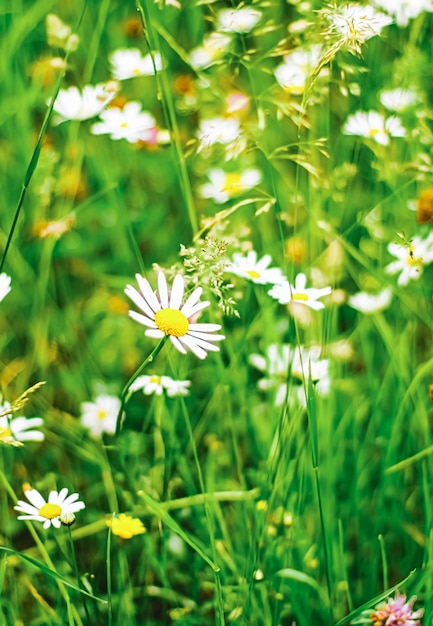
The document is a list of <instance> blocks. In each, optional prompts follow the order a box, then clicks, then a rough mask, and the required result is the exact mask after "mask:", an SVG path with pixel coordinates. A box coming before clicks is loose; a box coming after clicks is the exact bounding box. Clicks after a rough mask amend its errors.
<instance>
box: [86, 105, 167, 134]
mask: <svg viewBox="0 0 433 626" xmlns="http://www.w3.org/2000/svg"><path fill="white" fill-rule="evenodd" d="M99 117H100V118H101V120H102V121H101V122H97V123H96V124H93V126H92V127H91V129H90V130H91V132H92V133H93V135H110V137H111V139H114V140H115V141H117V140H119V139H126V141H128V142H129V143H137V142H139V141H142V142H145V143H155V138H156V142H158V129H157V126H156V120H155V118H154V117H153V115H151V114H150V113H149V112H148V111H142V110H141V104H140V103H139V102H134V101H133V102H128V103H127V104H125V106H124V107H123V108H122V109H121V108H118V107H112V108H110V109H107V110H106V111H102V113H100V115H99ZM155 133H156V137H155Z"/></svg>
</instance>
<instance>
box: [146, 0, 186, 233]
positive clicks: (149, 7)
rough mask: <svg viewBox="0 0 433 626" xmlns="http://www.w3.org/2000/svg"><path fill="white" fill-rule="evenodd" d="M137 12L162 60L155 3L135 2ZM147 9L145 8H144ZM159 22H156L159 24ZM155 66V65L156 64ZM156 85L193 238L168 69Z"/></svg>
mask: <svg viewBox="0 0 433 626" xmlns="http://www.w3.org/2000/svg"><path fill="white" fill-rule="evenodd" d="M135 4H136V7H137V11H138V12H139V14H140V17H141V21H142V24H143V29H144V32H145V33H146V37H147V39H148V45H149V49H150V54H151V56H152V58H153V54H154V52H155V51H157V52H159V54H160V55H161V58H163V55H162V49H161V44H160V40H159V36H158V33H157V31H156V29H155V28H154V26H153V22H154V20H153V18H152V15H151V12H152V11H153V4H154V3H153V2H148V3H143V4H144V6H143V5H142V4H141V2H140V0H136V2H135ZM144 7H145V8H144ZM157 22H158V20H155V23H157ZM154 65H155V64H154ZM155 78H156V83H157V85H158V91H159V92H160V94H161V95H160V98H161V102H162V107H163V109H164V115H165V119H166V122H167V125H168V128H169V131H170V138H171V141H172V145H173V148H174V152H175V156H176V159H175V162H176V165H177V171H178V176H179V182H180V186H181V189H182V194H183V198H184V202H185V204H186V208H187V210H188V217H189V221H190V224H191V229H192V231H193V236H194V235H195V233H196V232H197V230H198V223H197V215H196V210H195V206H194V198H193V194H192V190H191V183H190V180H189V175H188V170H187V167H186V160H185V155H184V153H183V149H182V143H181V140H180V132H179V125H178V123H177V117H176V109H175V107H174V102H173V96H172V93H171V88H170V83H169V80H168V74H167V69H166V68H164V67H162V69H161V70H160V71H158V72H155Z"/></svg>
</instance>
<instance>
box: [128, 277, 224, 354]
mask: <svg viewBox="0 0 433 626" xmlns="http://www.w3.org/2000/svg"><path fill="white" fill-rule="evenodd" d="M135 278H136V279H137V283H138V286H139V291H137V289H135V288H134V287H132V285H127V286H126V289H125V293H126V295H127V296H128V297H129V298H131V300H132V301H133V302H134V304H136V306H137V307H138V308H139V309H141V311H142V313H136V312H135V311H129V315H130V317H132V319H133V320H135V321H136V322H138V323H139V324H143V326H147V328H148V330H146V331H145V333H144V334H145V335H146V337H152V338H154V339H162V338H163V337H165V336H166V337H169V338H170V341H171V342H172V344H173V345H174V347H175V348H176V349H177V350H179V352H181V353H182V354H186V353H187V351H188V350H190V351H191V352H192V353H193V354H195V356H196V357H198V358H199V359H204V358H206V356H207V352H208V351H211V352H218V351H219V347H218V346H215V345H214V343H213V342H215V341H221V340H222V339H225V337H224V335H216V334H214V333H215V332H216V331H217V330H220V329H221V326H220V324H197V323H196V322H195V320H196V319H197V317H198V313H200V311H202V310H203V309H205V308H206V307H208V306H209V304H210V302H208V301H207V300H205V301H200V296H201V294H202V292H203V289H202V288H201V287H197V289H195V290H194V291H193V292H192V293H191V294H190V295H189V297H188V298H187V299H186V301H185V302H183V299H184V291H185V279H184V277H183V276H182V274H177V275H176V276H175V278H174V280H173V285H172V288H171V293H170V294H169V291H168V286H167V280H166V278H165V275H164V274H163V273H162V272H159V274H158V295H156V293H155V292H154V291H153V289H152V287H151V286H150V284H149V282H148V281H147V280H146V279H145V278H144V276H140V274H136V275H135Z"/></svg>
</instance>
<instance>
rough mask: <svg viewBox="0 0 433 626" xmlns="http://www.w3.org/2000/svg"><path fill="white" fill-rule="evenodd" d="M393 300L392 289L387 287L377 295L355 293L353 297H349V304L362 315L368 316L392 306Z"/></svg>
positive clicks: (361, 292)
mask: <svg viewBox="0 0 433 626" xmlns="http://www.w3.org/2000/svg"><path fill="white" fill-rule="evenodd" d="M391 299H392V289H391V287H386V288H385V289H383V290H382V291H379V293H377V294H371V293H366V292H365V291H360V292H358V293H355V294H354V295H353V296H349V298H348V300H347V303H348V304H349V305H350V306H351V307H352V308H354V309H356V310H357V311H359V312H360V313H365V314H366V315H368V314H369V313H377V312H378V311H383V310H384V309H387V308H388V307H389V305H390V304H391Z"/></svg>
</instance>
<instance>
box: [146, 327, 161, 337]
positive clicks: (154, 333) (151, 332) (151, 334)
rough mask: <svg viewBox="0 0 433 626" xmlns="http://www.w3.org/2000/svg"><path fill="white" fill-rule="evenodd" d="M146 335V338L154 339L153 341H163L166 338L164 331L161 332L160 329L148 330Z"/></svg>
mask: <svg viewBox="0 0 433 626" xmlns="http://www.w3.org/2000/svg"><path fill="white" fill-rule="evenodd" d="M144 334H145V335H146V337H152V338H153V339H162V338H163V337H164V333H163V332H162V330H159V328H156V329H155V330H146V331H145V333H144Z"/></svg>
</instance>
